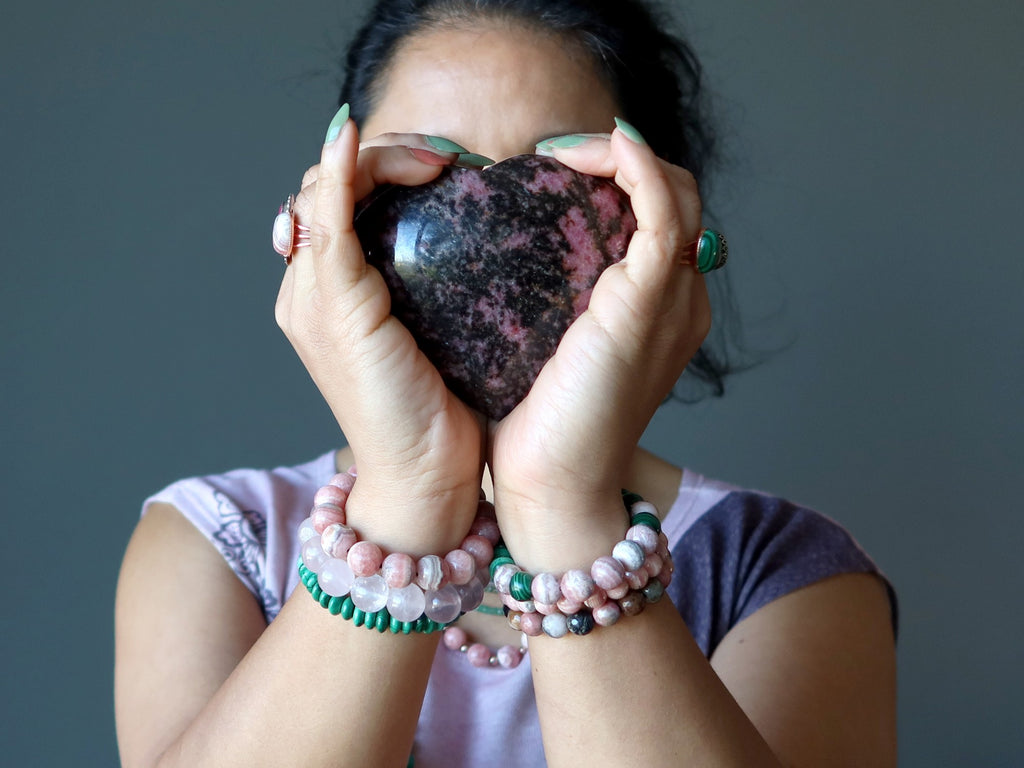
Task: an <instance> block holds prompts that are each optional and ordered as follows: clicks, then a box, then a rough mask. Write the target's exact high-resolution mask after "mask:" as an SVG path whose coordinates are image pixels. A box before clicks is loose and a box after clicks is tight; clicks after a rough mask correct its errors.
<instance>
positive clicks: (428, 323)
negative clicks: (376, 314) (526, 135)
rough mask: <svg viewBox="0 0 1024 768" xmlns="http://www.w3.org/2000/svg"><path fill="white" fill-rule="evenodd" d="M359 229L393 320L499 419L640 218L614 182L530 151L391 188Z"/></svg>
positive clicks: (369, 206) (366, 212)
mask: <svg viewBox="0 0 1024 768" xmlns="http://www.w3.org/2000/svg"><path fill="white" fill-rule="evenodd" d="M355 228H356V232H357V233H358V235H359V240H360V243H361V244H362V246H363V250H364V251H365V252H366V258H367V262H368V263H370V264H371V265H373V266H374V267H376V268H377V269H378V270H380V272H381V273H382V274H383V276H384V279H385V281H386V282H387V284H388V287H389V289H390V291H391V297H392V307H391V311H392V314H394V315H395V316H396V317H397V318H398V319H399V320H400V321H401V322H402V323H403V324H404V325H405V326H406V327H407V328H408V329H409V331H410V332H411V333H412V335H413V336H414V337H415V339H416V341H417V343H418V344H419V346H420V349H421V350H423V352H424V354H426V356H427V357H428V358H429V359H430V360H431V362H433V363H434V365H435V366H437V369H438V371H440V373H441V376H442V377H443V378H444V380H445V383H446V384H447V385H448V387H449V388H450V389H451V390H452V391H453V392H454V393H455V394H456V395H458V396H459V397H460V398H461V399H462V400H463V401H464V402H465V403H467V404H468V405H470V406H471V407H473V408H476V409H477V410H479V411H481V412H482V413H484V414H485V415H487V416H488V417H490V418H492V419H500V418H502V417H503V416H505V415H506V414H507V413H508V412H509V411H511V410H512V409H513V408H514V407H515V406H516V404H517V403H519V402H520V401H521V400H522V399H523V398H524V397H525V396H526V394H527V393H528V392H529V391H530V387H531V386H532V385H533V382H534V379H536V378H537V374H538V373H540V370H541V368H542V367H543V365H544V363H545V362H547V361H548V359H549V358H550V357H551V356H552V355H553V354H554V353H555V349H556V348H557V346H558V342H559V341H560V340H561V338H562V335H563V334H564V333H565V331H566V329H568V327H569V325H570V324H571V323H572V321H573V320H575V319H576V318H577V317H578V316H579V315H580V314H581V313H582V312H583V311H584V310H585V309H586V308H587V305H588V304H589V302H590V294H591V291H592V290H593V287H594V284H595V283H596V282H597V278H598V277H599V276H600V274H601V272H603V271H604V269H605V268H606V267H608V266H609V265H610V264H613V263H615V262H617V261H619V260H620V259H621V258H622V257H623V256H624V255H625V253H626V247H627V245H628V244H629V239H630V237H631V236H632V234H633V232H634V231H635V230H636V219H635V218H634V216H633V211H632V208H631V207H630V203H629V198H628V196H627V195H626V194H625V193H624V192H623V191H622V190H621V189H619V188H618V187H617V186H616V185H615V184H613V183H612V182H611V181H609V180H607V179H603V178H598V177H595V176H587V175H585V174H581V173H577V172H576V171H574V170H572V169H570V168H568V167H566V166H564V165H562V164H561V163H559V162H558V161H557V160H554V159H552V158H548V157H542V156H538V155H520V156H517V157H513V158H510V159H508V160H505V161H503V162H501V163H498V164H497V165H492V166H489V167H487V168H485V169H483V170H482V171H479V170H470V169H463V168H448V169H445V171H444V172H443V173H442V174H441V176H440V177H439V178H438V179H436V180H435V181H433V182H431V183H429V184H424V185H422V186H418V187H388V188H385V189H382V190H381V191H380V192H379V193H378V194H377V195H375V196H373V197H372V198H371V199H370V200H369V201H367V203H366V204H365V205H364V206H362V207H361V208H360V210H359V211H358V213H357V215H356V220H355Z"/></svg>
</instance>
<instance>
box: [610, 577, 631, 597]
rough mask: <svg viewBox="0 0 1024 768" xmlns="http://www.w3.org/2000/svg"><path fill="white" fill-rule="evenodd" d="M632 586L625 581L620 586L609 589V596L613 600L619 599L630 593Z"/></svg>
mask: <svg viewBox="0 0 1024 768" xmlns="http://www.w3.org/2000/svg"><path fill="white" fill-rule="evenodd" d="M629 591H630V586H629V584H627V583H626V582H625V581H623V582H622V583H621V584H619V586H617V587H614V588H612V589H609V590H608V597H609V598H611V599H612V600H619V599H621V598H623V597H625V596H626V595H628V594H629Z"/></svg>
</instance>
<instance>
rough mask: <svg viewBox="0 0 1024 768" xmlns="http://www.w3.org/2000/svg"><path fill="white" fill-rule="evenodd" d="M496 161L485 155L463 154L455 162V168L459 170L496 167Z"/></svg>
mask: <svg viewBox="0 0 1024 768" xmlns="http://www.w3.org/2000/svg"><path fill="white" fill-rule="evenodd" d="M494 162H495V161H494V160H491V158H489V157H486V156H484V155H477V154H474V153H473V152H463V153H462V154H461V155H459V156H458V158H456V160H455V166H456V167H457V168H483V167H485V166H488V165H494Z"/></svg>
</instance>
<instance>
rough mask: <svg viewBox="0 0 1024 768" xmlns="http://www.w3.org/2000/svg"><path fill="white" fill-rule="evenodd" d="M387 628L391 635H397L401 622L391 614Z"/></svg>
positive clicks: (400, 629) (400, 628)
mask: <svg viewBox="0 0 1024 768" xmlns="http://www.w3.org/2000/svg"><path fill="white" fill-rule="evenodd" d="M388 629H389V630H391V634H392V635H397V634H398V633H399V632H401V631H402V622H400V621H399V620H398V619H396V618H395V617H394V616H392V617H391V621H389V622H388Z"/></svg>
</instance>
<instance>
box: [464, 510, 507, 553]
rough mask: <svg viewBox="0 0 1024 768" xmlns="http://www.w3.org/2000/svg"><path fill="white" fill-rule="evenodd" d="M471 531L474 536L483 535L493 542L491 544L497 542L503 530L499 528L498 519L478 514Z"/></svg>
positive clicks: (470, 528)
mask: <svg viewBox="0 0 1024 768" xmlns="http://www.w3.org/2000/svg"><path fill="white" fill-rule="evenodd" d="M469 533H470V535H472V536H483V537H484V538H485V539H487V540H488V541H489V542H491V546H494V545H495V544H497V543H498V539H500V538H501V531H500V530H499V529H498V523H497V521H496V520H495V519H494V518H493V517H484V516H482V515H477V518H476V520H474V521H473V525H471V526H470V527H469Z"/></svg>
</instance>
